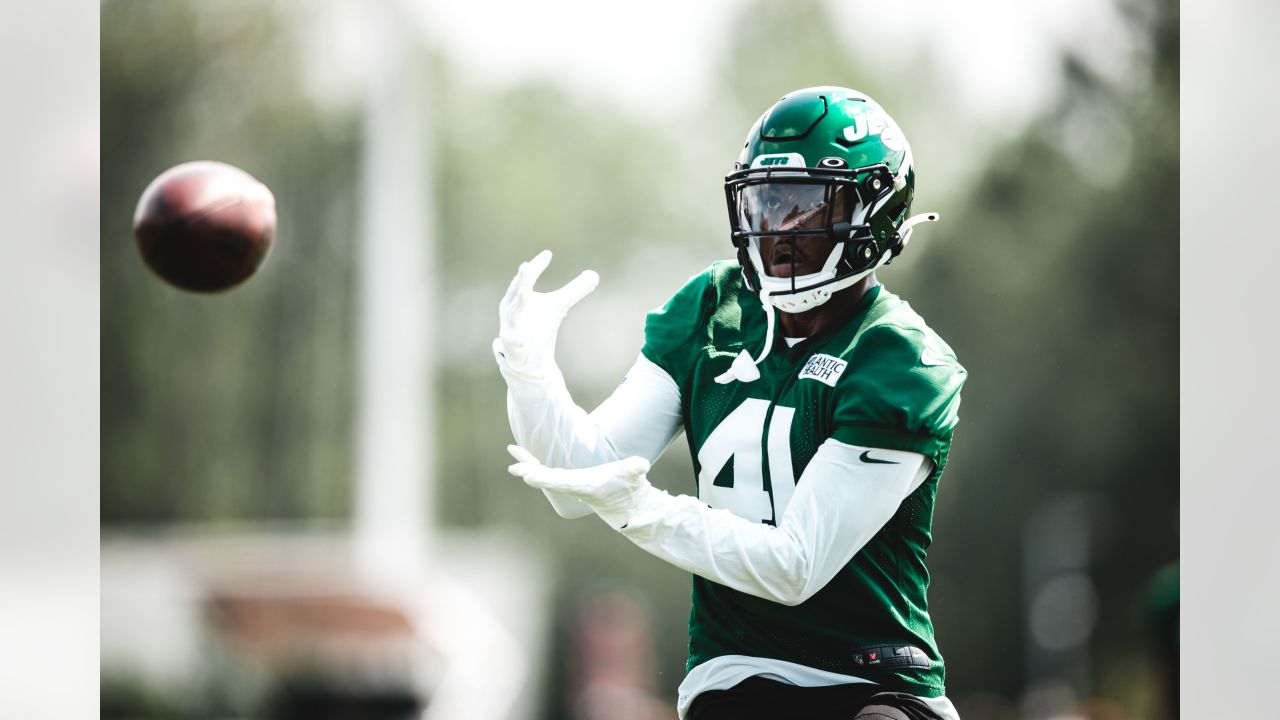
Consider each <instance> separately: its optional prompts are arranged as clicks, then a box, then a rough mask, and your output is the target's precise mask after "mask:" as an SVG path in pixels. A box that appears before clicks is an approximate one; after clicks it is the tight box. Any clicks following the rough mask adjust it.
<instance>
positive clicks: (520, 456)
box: [507, 445, 542, 465]
mask: <svg viewBox="0 0 1280 720" xmlns="http://www.w3.org/2000/svg"><path fill="white" fill-rule="evenodd" d="M507 452H508V453H510V454H511V457H513V458H515V459H516V460H517V461H518V462H522V463H529V464H530V465H542V463H541V462H538V458H536V457H534V456H533V453H531V452H529V451H528V450H525V449H524V448H522V447H520V446H519V445H508V446H507Z"/></svg>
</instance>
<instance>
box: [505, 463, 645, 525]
mask: <svg viewBox="0 0 1280 720" xmlns="http://www.w3.org/2000/svg"><path fill="white" fill-rule="evenodd" d="M507 452H509V453H511V457H513V458H515V459H516V460H517V462H516V463H515V464H514V465H512V466H510V467H509V468H507V471H508V472H510V473H511V474H512V475H515V476H516V477H519V478H523V479H524V482H525V484H526V485H529V486H531V487H535V488H541V489H543V490H553V491H556V492H560V493H564V494H566V495H570V496H572V497H576V498H578V499H579V500H582V501H583V502H585V503H586V504H588V505H590V506H591V508H592V509H593V510H595V511H596V513H597V514H598V515H600V517H602V518H604V519H605V521H607V522H609V523H610V524H612V525H614V526H618V525H621V524H624V523H625V522H626V521H627V518H629V517H631V514H632V513H633V512H634V511H635V508H636V507H637V505H638V503H639V497H640V494H641V493H642V492H644V490H645V488H647V487H649V480H648V478H647V477H645V475H646V473H648V472H649V461H648V460H645V459H644V458H642V457H634V456H633V457H629V458H623V459H622V460H617V461H614V462H611V463H605V464H604V465H596V466H595V467H589V468H579V469H576V470H566V469H562V468H549V467H547V466H546V465H543V464H542V463H540V462H538V459H537V458H535V457H534V456H533V455H532V454H531V453H530V452H529V451H528V450H525V449H524V448H522V447H520V446H519V445H508V446H507Z"/></svg>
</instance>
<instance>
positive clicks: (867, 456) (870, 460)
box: [858, 450, 901, 465]
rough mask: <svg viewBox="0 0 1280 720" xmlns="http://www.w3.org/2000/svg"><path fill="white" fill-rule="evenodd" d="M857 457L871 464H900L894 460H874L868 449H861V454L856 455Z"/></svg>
mask: <svg viewBox="0 0 1280 720" xmlns="http://www.w3.org/2000/svg"><path fill="white" fill-rule="evenodd" d="M858 459H859V460H861V461H862V462H864V463H869V464H871V465H900V464H901V463H899V462H897V461H895V460H876V459H875V458H873V457H871V451H870V450H863V451H862V454H861V455H859V456H858Z"/></svg>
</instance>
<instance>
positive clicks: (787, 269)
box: [765, 262, 821, 278]
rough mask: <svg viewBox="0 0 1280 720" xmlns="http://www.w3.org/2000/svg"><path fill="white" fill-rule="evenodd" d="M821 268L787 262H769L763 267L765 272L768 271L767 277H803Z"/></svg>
mask: <svg viewBox="0 0 1280 720" xmlns="http://www.w3.org/2000/svg"><path fill="white" fill-rule="evenodd" d="M820 269H821V268H809V267H806V266H804V265H792V264H791V263H789V262H783V263H771V264H769V265H768V266H767V267H765V272H767V273H769V277H775V278H789V277H803V276H805V275H812V274H813V273H816V272H818V270H820Z"/></svg>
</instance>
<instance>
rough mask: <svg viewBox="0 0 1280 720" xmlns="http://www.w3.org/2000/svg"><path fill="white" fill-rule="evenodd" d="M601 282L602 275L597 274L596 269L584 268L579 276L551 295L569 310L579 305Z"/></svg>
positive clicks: (562, 306)
mask: <svg viewBox="0 0 1280 720" xmlns="http://www.w3.org/2000/svg"><path fill="white" fill-rule="evenodd" d="M599 284H600V276H599V275H597V274H596V271H595V270H583V271H582V272H581V273H580V274H579V275H578V277H576V278H574V279H572V280H570V281H569V282H567V283H565V286H564V287H562V288H560V289H559V290H556V291H555V292H553V293H551V295H552V296H553V297H554V298H555V300H556V303H557V304H558V305H559V306H560V307H561V308H563V309H564V310H568V309H569V308H571V307H573V306H574V305H577V304H578V301H579V300H581V299H582V298H584V297H586V296H587V295H590V294H591V291H592V290H595V289H596V286H597V285H599Z"/></svg>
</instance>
